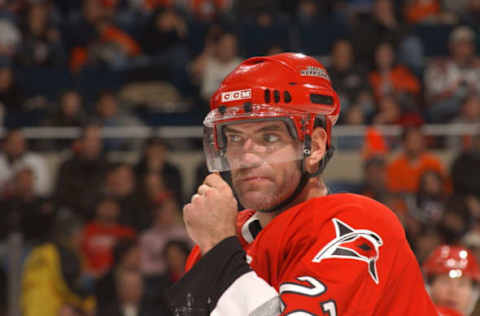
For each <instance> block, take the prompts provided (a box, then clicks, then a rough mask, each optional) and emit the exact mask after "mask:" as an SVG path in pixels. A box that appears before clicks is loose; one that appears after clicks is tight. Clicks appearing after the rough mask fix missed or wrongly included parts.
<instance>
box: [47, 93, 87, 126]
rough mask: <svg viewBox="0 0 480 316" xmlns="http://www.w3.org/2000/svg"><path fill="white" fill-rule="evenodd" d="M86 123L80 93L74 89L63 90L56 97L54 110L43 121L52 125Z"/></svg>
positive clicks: (81, 124)
mask: <svg viewBox="0 0 480 316" xmlns="http://www.w3.org/2000/svg"><path fill="white" fill-rule="evenodd" d="M85 123H86V119H85V108H84V104H83V99H82V96H81V95H80V93H79V92H78V91H77V90H75V89H71V90H66V91H63V92H62V93H61V94H60V96H59V98H58V107H57V110H56V112H54V113H53V115H52V116H51V117H50V118H48V119H47V120H46V122H45V125H47V126H53V127H82V126H84V125H85Z"/></svg>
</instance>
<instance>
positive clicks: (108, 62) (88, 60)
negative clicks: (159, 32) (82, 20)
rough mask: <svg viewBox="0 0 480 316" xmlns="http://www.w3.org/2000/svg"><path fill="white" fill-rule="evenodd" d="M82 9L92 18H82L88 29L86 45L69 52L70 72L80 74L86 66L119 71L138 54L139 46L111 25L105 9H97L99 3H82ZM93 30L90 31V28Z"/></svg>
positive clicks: (110, 18) (82, 44)
mask: <svg viewBox="0 0 480 316" xmlns="http://www.w3.org/2000/svg"><path fill="white" fill-rule="evenodd" d="M85 6H86V8H90V7H92V8H95V9H93V12H94V13H91V12H88V10H89V9H85V10H86V14H91V15H92V16H89V15H86V21H87V24H86V27H87V29H88V28H89V29H90V30H89V34H90V35H89V36H88V38H86V39H85V40H86V43H79V44H81V45H79V46H76V47H75V48H74V50H73V51H72V56H71V60H70V68H71V70H72V71H80V70H81V69H82V68H84V67H86V66H106V67H108V68H112V69H122V67H125V66H126V64H127V63H128V61H129V60H130V59H131V58H132V57H136V56H138V55H140V53H141V48H140V45H139V44H138V43H137V42H136V41H135V40H134V39H133V38H132V37H131V36H130V35H128V34H127V33H125V32H124V31H122V30H121V29H119V28H118V27H116V26H115V25H114V24H113V21H112V16H109V14H108V12H109V11H108V10H105V8H102V7H100V8H97V6H101V4H94V3H91V0H87V1H86V2H85ZM92 28H93V29H92Z"/></svg>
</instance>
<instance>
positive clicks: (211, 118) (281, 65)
mask: <svg viewBox="0 0 480 316" xmlns="http://www.w3.org/2000/svg"><path fill="white" fill-rule="evenodd" d="M210 108H211V111H210V113H209V114H208V115H207V117H206V118H205V120H204V125H205V135H204V146H205V153H206V156H207V165H208V167H209V170H210V171H227V170H229V168H230V167H229V165H228V164H226V163H225V160H224V159H223V155H224V151H225V146H226V144H225V140H224V134H223V130H222V129H223V127H224V126H225V125H227V124H235V123H245V122H249V121H253V120H261V121H265V120H283V121H284V122H285V123H286V124H287V127H288V129H289V132H290V133H291V134H292V136H294V137H295V138H296V139H297V140H298V141H299V143H301V145H302V146H300V147H299V157H298V158H299V159H301V158H302V157H305V156H308V155H309V154H310V153H309V150H310V148H309V138H310V136H311V133H312V131H313V129H314V124H315V122H316V120H317V122H318V120H320V121H321V123H322V125H323V127H324V128H325V131H326V132H327V136H328V140H327V146H330V143H331V128H332V126H333V125H334V124H335V123H336V121H337V119H338V116H339V113H340V102H339V98H338V96H337V94H336V93H335V91H334V90H333V88H332V85H331V82H330V79H329V77H328V74H327V71H326V70H325V67H324V66H323V65H322V64H321V63H320V62H318V61H317V60H316V59H314V58H312V57H308V56H306V55H304V54H298V53H282V54H278V55H273V56H265V57H252V58H249V59H247V60H245V61H244V62H242V63H241V64H240V65H239V66H238V67H237V68H235V69H234V70H233V71H232V72H231V73H230V74H229V75H228V76H227V77H226V78H225V79H224V80H223V82H222V83H221V85H220V87H219V89H218V90H217V91H216V93H215V94H214V95H213V96H212V98H211V101H210ZM304 145H307V146H304ZM278 158H279V159H280V158H281V157H278Z"/></svg>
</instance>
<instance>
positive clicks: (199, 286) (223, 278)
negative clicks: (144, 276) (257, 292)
mask: <svg viewBox="0 0 480 316" xmlns="http://www.w3.org/2000/svg"><path fill="white" fill-rule="evenodd" d="M245 256H246V254H245V251H244V250H243V248H242V246H241V245H240V242H239V240H238V238H237V237H235V236H234V237H229V238H226V239H224V240H223V241H221V242H220V243H219V244H218V245H216V246H215V247H214V248H213V249H211V250H210V251H209V252H207V253H206V254H205V255H204V256H203V257H202V258H201V259H200V260H199V261H198V262H197V263H196V264H195V266H194V267H193V268H192V269H191V270H190V271H188V272H187V273H186V274H185V275H184V276H183V278H182V279H181V280H179V281H178V282H177V283H175V284H174V285H173V286H172V287H171V288H170V289H169V291H168V299H169V302H170V306H171V309H172V311H173V313H174V315H177V314H178V315H195V316H197V315H198V316H201V315H210V312H211V311H212V310H213V309H214V308H215V306H216V305H217V302H218V300H219V299H220V297H221V296H222V294H223V293H224V292H225V291H226V290H227V289H228V287H229V286H230V285H231V284H232V283H233V282H234V281H235V280H236V279H237V278H239V277H240V276H242V275H244V274H245V273H248V272H250V271H251V269H250V266H249V265H248V264H247V262H246V260H245Z"/></svg>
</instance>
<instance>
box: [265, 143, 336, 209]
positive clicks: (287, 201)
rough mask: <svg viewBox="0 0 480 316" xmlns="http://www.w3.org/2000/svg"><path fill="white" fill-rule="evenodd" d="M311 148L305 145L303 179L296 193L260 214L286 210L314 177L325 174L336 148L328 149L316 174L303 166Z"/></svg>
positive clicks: (301, 166)
mask: <svg viewBox="0 0 480 316" xmlns="http://www.w3.org/2000/svg"><path fill="white" fill-rule="evenodd" d="M307 146H308V147H307ZM309 147H310V144H308V145H307V143H306V144H305V151H304V152H305V155H304V158H303V159H302V160H301V161H300V171H301V173H302V177H301V178H300V182H299V183H298V185H297V188H296V189H295V191H293V193H292V194H290V196H289V197H287V198H286V199H285V200H283V201H282V202H280V204H278V205H275V206H274V207H272V208H269V209H266V210H259V211H260V212H264V213H272V212H275V211H278V210H281V209H282V208H284V207H285V206H287V205H288V204H290V203H292V202H293V201H294V200H295V199H296V198H297V197H298V196H299V195H300V193H302V191H303V189H305V186H306V185H307V183H308V180H310V178H313V177H316V176H318V175H320V174H321V173H322V172H323V170H324V169H325V167H326V166H327V163H328V161H329V160H330V158H332V156H333V152H334V151H335V147H334V146H333V145H330V146H329V148H328V149H327V152H326V153H325V156H324V157H323V158H322V160H320V161H319V163H318V169H317V171H316V172H314V173H308V172H307V171H305V168H304V166H303V162H304V161H305V158H306V157H308V155H309V153H310V148H309ZM307 151H308V155H306V153H307Z"/></svg>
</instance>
